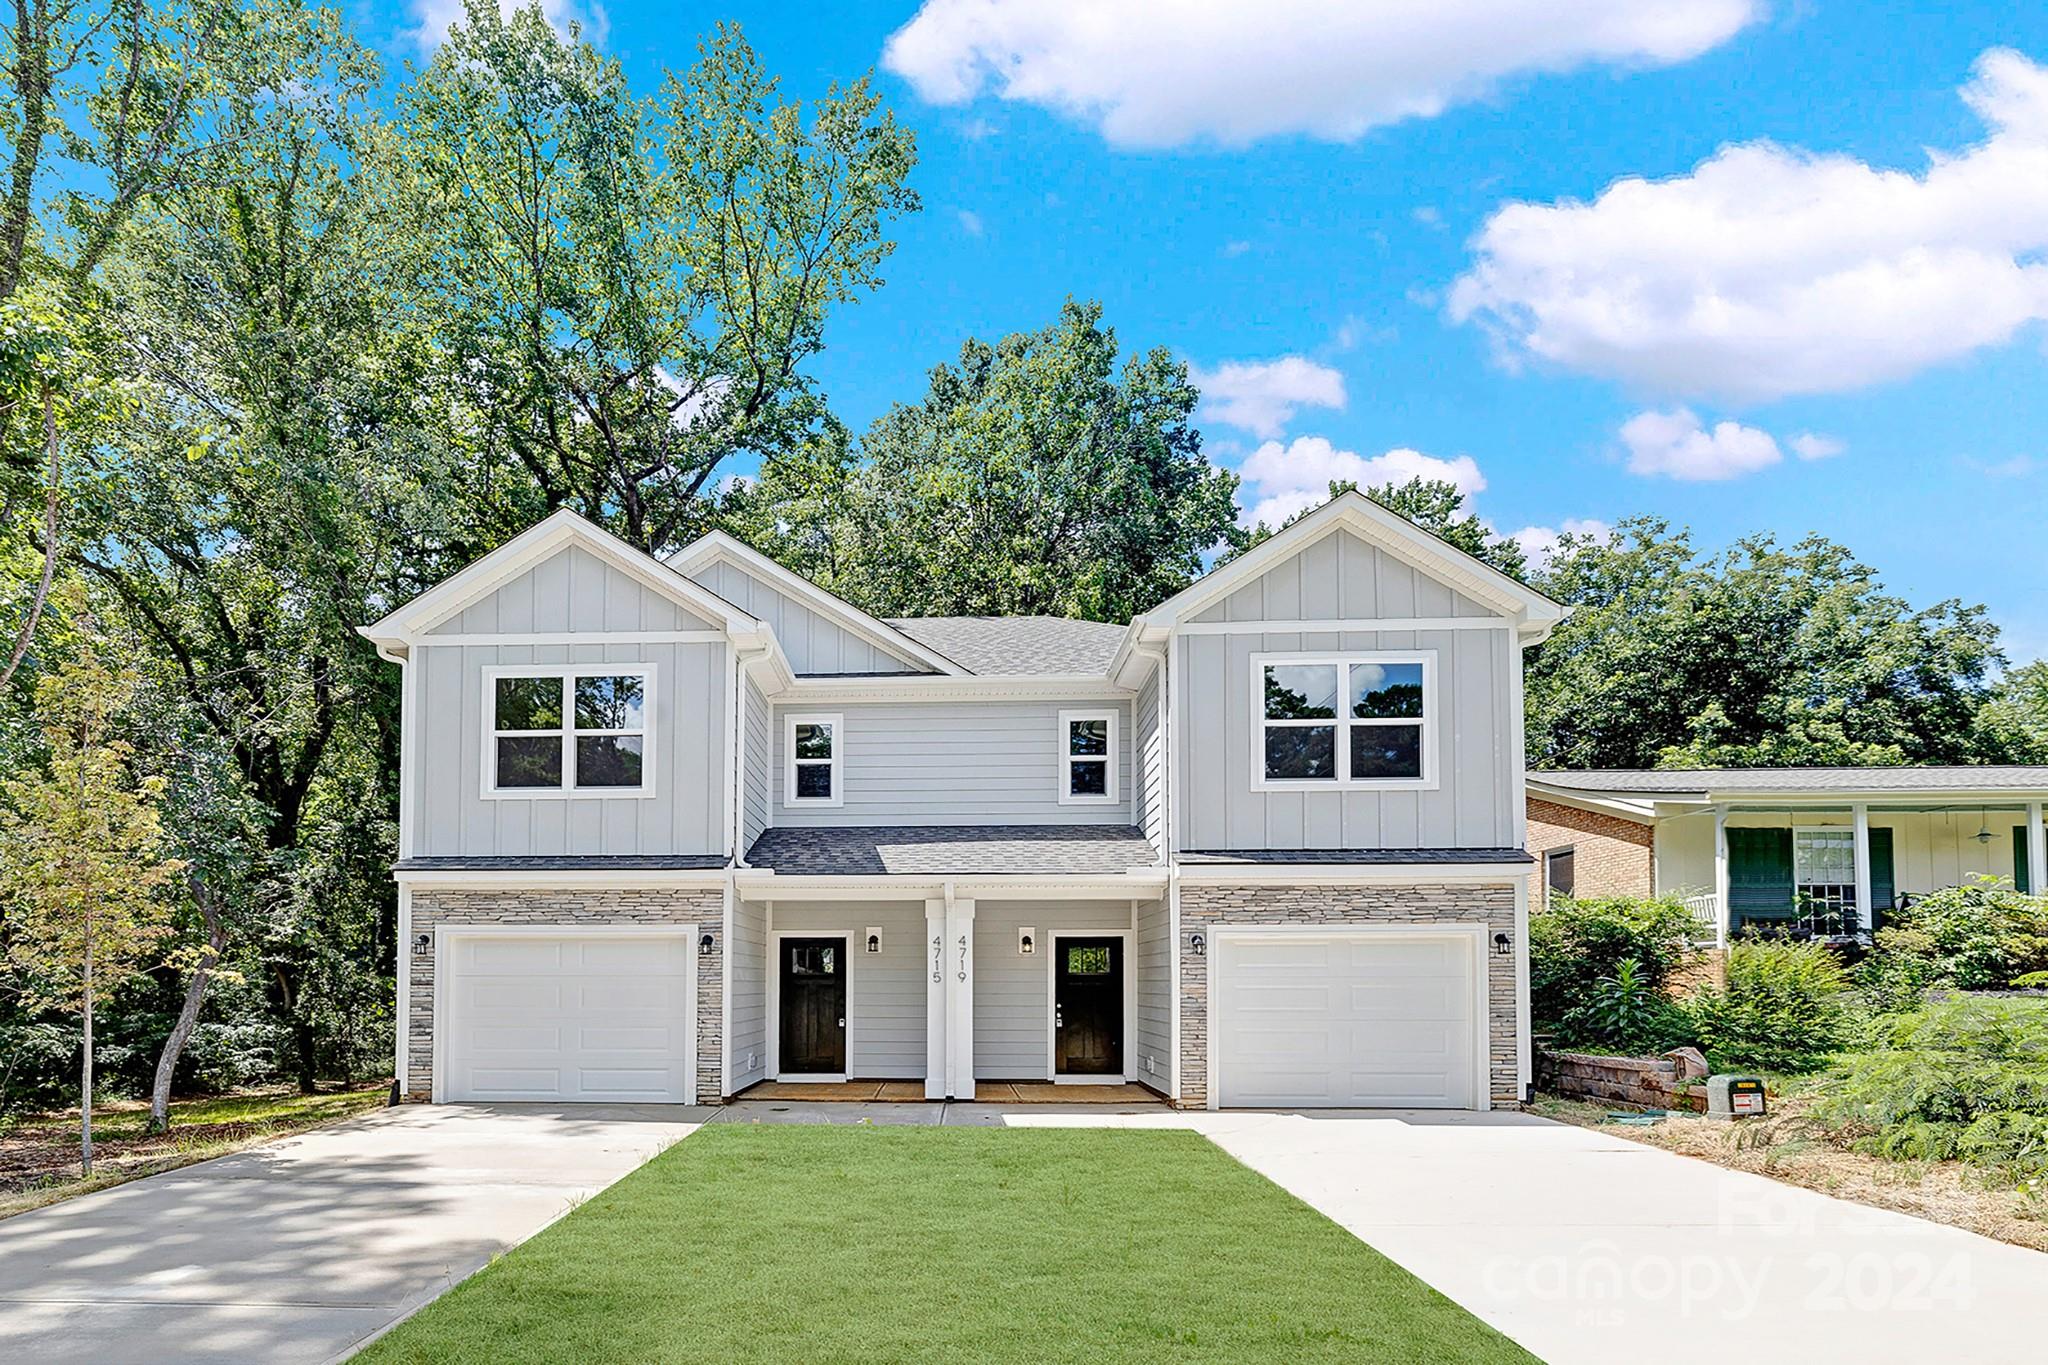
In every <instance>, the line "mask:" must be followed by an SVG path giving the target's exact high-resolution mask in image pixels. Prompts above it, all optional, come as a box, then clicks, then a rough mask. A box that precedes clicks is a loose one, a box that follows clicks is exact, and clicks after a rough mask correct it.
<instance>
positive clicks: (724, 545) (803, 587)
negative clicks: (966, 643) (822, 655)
mask: <svg viewBox="0 0 2048 1365" xmlns="http://www.w3.org/2000/svg"><path fill="white" fill-rule="evenodd" d="M721 563H723V564H730V565H732V566H733V567H734V568H736V569H738V570H740V571H741V572H742V573H747V574H751V575H753V576H754V577H755V578H759V579H761V580H763V581H764V582H766V583H767V584H768V586H769V587H771V588H774V589H775V590H777V591H778V592H781V593H784V594H786V595H787V596H790V597H793V598H795V599H796V600H797V601H799V602H801V603H803V605H805V606H807V607H809V608H810V609H811V610H812V611H815V612H817V613H819V614H820V615H822V616H826V617H829V618H831V619H832V620H833V621H835V622H837V623H838V624H839V625H840V626H841V627H843V628H844V629H846V630H847V631H849V632H850V633H852V634H854V635H857V636H859V637H860V638H861V639H863V640H866V641H867V642H868V643H869V644H871V645H873V646H874V647H875V648H877V649H879V650H882V651H883V652H884V653H887V654H893V655H894V656H896V657H897V658H899V659H901V660H902V661H903V662H905V663H909V664H916V665H917V666H918V667H920V668H929V669H931V670H932V671H934V672H936V673H943V674H946V675H947V676H949V677H965V676H969V674H968V671H967V670H966V669H964V668H962V667H961V666H960V665H959V664H956V663H954V662H953V661H952V660H951V659H948V658H947V657H946V656H945V655H943V654H941V653H939V652H938V651H937V650H935V649H932V648H930V647H929V646H926V645H922V644H919V643H918V642H917V641H916V640H913V639H912V638H911V637H910V636H908V635H906V634H904V633H903V632H902V631H900V630H898V629H897V628H896V627H894V626H892V625H890V624H889V623H888V622H887V621H884V620H882V619H881V618H880V617H878V616H870V615H868V614H867V613H866V612H864V611H862V610H861V609H860V608H859V607H856V606H854V605H853V603H851V602H849V601H847V600H846V599H845V598H843V597H838V596H836V595H834V594H832V593H830V592H827V591H826V590H825V589H823V588H821V587H819V586H818V585H817V584H816V583H813V582H812V581H811V580H810V579H808V578H805V577H804V576H803V575H802V574H800V573H797V572H796V571H795V570H794V569H789V568H785V567H784V566H783V565H780V564H777V563H776V562H775V561H774V560H772V559H770V558H769V557H768V556H767V555H764V554H762V553H761V552H760V551H759V550H756V549H754V548H753V547H752V546H751V545H748V544H746V543H745V542H743V541H741V540H738V539H736V538H734V537H733V536H729V535H727V534H726V533H725V532H723V531H707V532H705V533H704V534H703V535H701V536H699V537H697V539H695V540H693V541H691V542H690V543H689V544H688V545H685V546H684V547H683V548H682V549H680V550H678V551H676V552H675V553H674V554H673V555H671V556H669V558H668V564H669V567H670V568H672V569H674V570H676V571H677V572H678V573H682V574H688V575H691V576H692V577H693V578H694V576H695V575H696V574H699V573H702V572H703V571H704V570H706V569H708V568H710V567H711V566H712V565H714V564H721Z"/></svg>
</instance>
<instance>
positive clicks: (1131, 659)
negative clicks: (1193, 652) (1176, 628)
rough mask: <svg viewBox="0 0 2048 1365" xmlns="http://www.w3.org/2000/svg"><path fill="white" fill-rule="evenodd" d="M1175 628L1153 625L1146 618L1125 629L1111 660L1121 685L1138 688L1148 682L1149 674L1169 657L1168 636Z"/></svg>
mask: <svg viewBox="0 0 2048 1365" xmlns="http://www.w3.org/2000/svg"><path fill="white" fill-rule="evenodd" d="M1171 634H1172V632H1171V631H1170V630H1168V629H1167V628H1166V627H1164V626H1159V625H1153V624H1151V623H1149V622H1147V621H1146V620H1144V619H1142V618H1140V619H1139V620H1136V621H1133V622H1131V628H1130V629H1129V630H1127V631H1125V632H1124V638H1123V640H1122V641H1121V642H1120V643H1119V644H1118V645H1117V647H1116V656H1115V657H1114V658H1112V659H1111V660H1110V661H1109V677H1110V681H1112V682H1114V683H1115V684H1116V685H1117V686H1118V687H1123V688H1128V689H1130V690H1131V691H1133V692H1135V691H1137V690H1138V689H1139V688H1141V687H1143V686H1144V685H1145V676H1146V675H1147V674H1149V673H1150V672H1151V671H1152V670H1153V669H1154V668H1157V667H1159V664H1160V661H1161V660H1162V659H1163V658H1164V657H1165V653H1164V651H1165V649H1166V642H1167V639H1168V638H1169V637H1170V636H1171Z"/></svg>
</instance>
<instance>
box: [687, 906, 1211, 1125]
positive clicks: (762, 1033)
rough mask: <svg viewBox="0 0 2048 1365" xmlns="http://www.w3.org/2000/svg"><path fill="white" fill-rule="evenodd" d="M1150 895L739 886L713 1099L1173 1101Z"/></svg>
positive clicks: (1163, 937)
mask: <svg viewBox="0 0 2048 1365" xmlns="http://www.w3.org/2000/svg"><path fill="white" fill-rule="evenodd" d="M1112 891H1122V892H1124V894H1122V895H1111V894H1107V893H1109V892H1112ZM906 892H911V893H916V892H924V893H928V894H906ZM1163 893H1164V887H1163V886H1153V885H1150V884H1149V882H1148V883H1146V884H1142V885H1137V886H1132V885H1129V884H1128V883H1127V882H1123V881H1122V879H1119V880H1118V882H1117V883H1113V884H1109V885H1105V884H1102V883H1101V882H1100V881H1098V880H1095V879H1088V880H1082V879H1072V880H1063V881H1051V880H1045V879H1039V880H1035V881H1025V880H1022V879H1007V878H999V879H993V880H991V879H988V878H982V879H977V880H974V881H966V880H962V881H939V882H935V883H932V884H929V885H921V884H914V883H913V882H911V881H910V880H909V879H904V880H897V879H891V880H889V881H886V882H885V881H880V880H878V879H872V878H804V879H797V878H790V877H775V876H765V877H752V878H749V877H747V876H746V875H745V874H743V875H742V877H741V879H740V883H739V887H738V891H737V895H736V897H735V902H734V906H733V914H732V934H731V952H730V960H729V979H730V990H729V997H728V1000H727V1002H726V1006H725V1008H726V1009H727V1011H728V1022H727V1029H726V1042H725V1048H726V1068H727V1069H726V1071H725V1073H724V1074H725V1075H726V1076H728V1077H729V1078H730V1079H729V1081H728V1083H727V1087H726V1093H727V1094H728V1095H735V1096H736V1095H741V1094H744V1095H745V1096H746V1097H747V1098H748V1099H759V1098H764V1097H766V1098H785V1097H786V1098H792V1099H800V1100H802V1101H805V1102H815V1101H821V1100H835V1099H843V1100H848V1101H853V1102H860V1103H914V1102H920V1101H935V1100H955V1101H982V1102H992V1103H1002V1104H1033V1103H1077V1102H1089V1101H1091V1100H1094V1101H1098V1102H1105V1103H1129V1102H1132V1101H1134V1100H1157V1099H1160V1098H1163V1097H1166V1096H1169V1095H1170V1094H1171V1093H1172V1082H1173V1076H1172V1070H1173V1061H1172V1058H1173V1049H1172V1047H1171V1036H1172V1034H1171V1025H1170V1014H1171V1000H1172V991H1171V986H1170V957H1171V953H1170V948H1171V937H1170V934H1169V930H1168V917H1167V909H1166V900H1165V896H1164V894H1163Z"/></svg>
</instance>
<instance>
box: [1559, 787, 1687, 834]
mask: <svg viewBox="0 0 2048 1365" xmlns="http://www.w3.org/2000/svg"><path fill="white" fill-rule="evenodd" d="M1528 791H1529V795H1531V796H1533V797H1536V798H1537V799H1538V800H1542V801H1548V802H1550V803H1552V804H1553V805H1558V806H1570V807H1571V808H1572V809H1573V810H1583V811H1591V812H1592V813H1594V814H1596V815H1612V816H1615V817H1617V818H1619V819H1622V820H1633V821H1635V822H1636V823H1637V824H1639V825H1648V824H1654V823H1656V820H1657V809H1656V808H1657V805H1658V804H1659V803H1662V802H1664V801H1665V799H1666V798H1663V797H1658V798H1657V800H1656V801H1631V800H1628V799H1626V798H1624V797H1621V796H1617V795H1609V794H1593V795H1589V794H1587V793H1586V792H1583V791H1577V790H1573V789H1571V788H1568V787H1551V786H1546V785H1544V784H1543V783H1541V782H1538V781H1537V780H1536V779H1534V778H1530V779H1529V783H1528ZM1682 804H1692V803H1690V802H1684V803H1682Z"/></svg>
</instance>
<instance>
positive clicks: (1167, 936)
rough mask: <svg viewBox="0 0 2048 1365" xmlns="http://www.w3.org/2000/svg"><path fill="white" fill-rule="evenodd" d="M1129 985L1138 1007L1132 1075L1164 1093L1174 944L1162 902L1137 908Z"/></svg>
mask: <svg viewBox="0 0 2048 1365" xmlns="http://www.w3.org/2000/svg"><path fill="white" fill-rule="evenodd" d="M1130 981H1131V989H1132V990H1134V991H1135V992H1136V993H1137V1006H1138V1009H1137V1036H1136V1037H1135V1038H1133V1039H1132V1040H1131V1045H1130V1051H1129V1053H1128V1056H1129V1058H1130V1062H1129V1065H1130V1067H1131V1074H1132V1075H1134V1076H1136V1077H1137V1078H1138V1079H1139V1080H1141V1081H1143V1082H1144V1083H1145V1084H1147V1085H1149V1086H1152V1087H1153V1088H1154V1089H1156V1090H1161V1091H1163V1090H1165V1089H1166V1088H1167V1085H1168V1083H1169V1081H1170V1080H1171V1079H1172V1075H1173V1072H1172V1052H1173V941H1172V935H1171V932H1170V929H1169V925H1168V922H1167V913H1166V902H1165V901H1163V900H1157V901H1146V902H1144V903H1143V904H1141V905H1139V907H1138V931H1137V934H1136V935H1135V936H1134V938H1133V939H1132V943H1131V966H1130Z"/></svg>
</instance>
